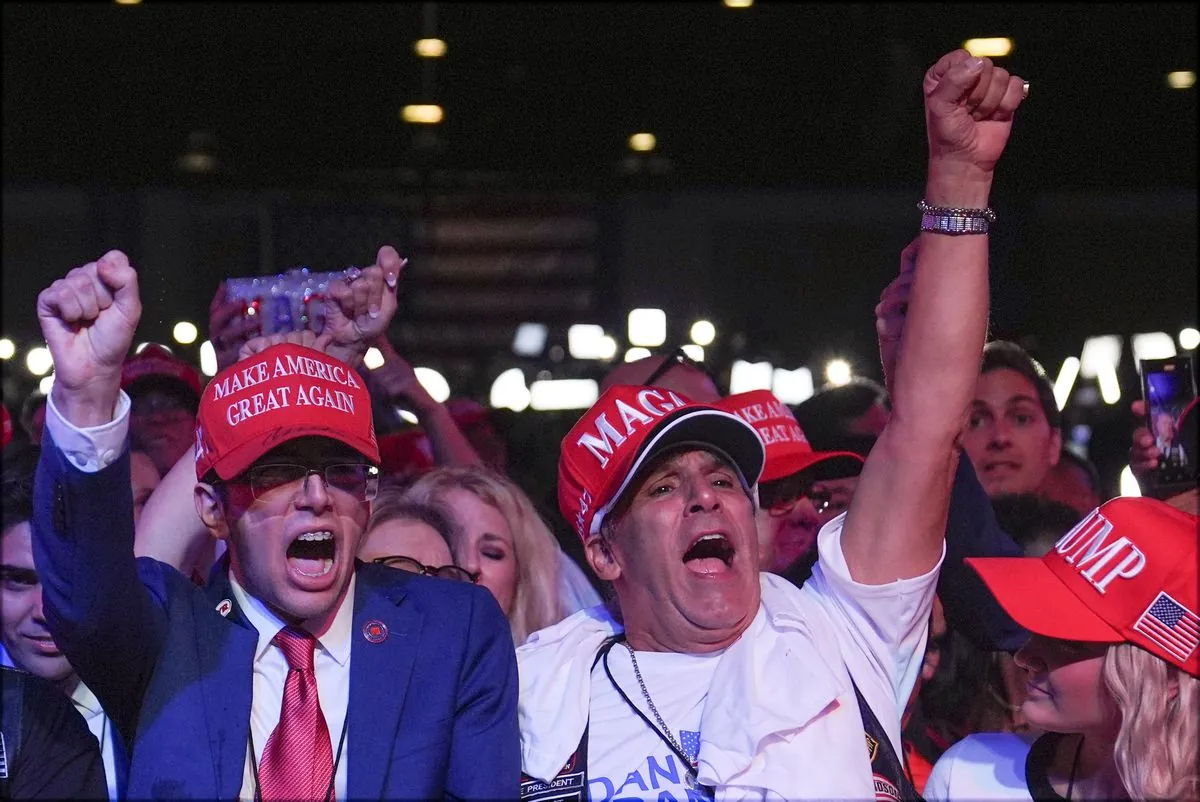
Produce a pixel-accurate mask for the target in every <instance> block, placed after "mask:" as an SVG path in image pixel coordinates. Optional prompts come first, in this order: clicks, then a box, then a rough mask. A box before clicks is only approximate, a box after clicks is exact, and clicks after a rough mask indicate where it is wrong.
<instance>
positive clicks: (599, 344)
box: [567, 323, 616, 359]
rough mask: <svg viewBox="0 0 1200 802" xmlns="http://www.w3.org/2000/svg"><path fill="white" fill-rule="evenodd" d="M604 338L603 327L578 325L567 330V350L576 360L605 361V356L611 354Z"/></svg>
mask: <svg viewBox="0 0 1200 802" xmlns="http://www.w3.org/2000/svg"><path fill="white" fill-rule="evenodd" d="M604 338H605V335H604V327H603V326H597V325H595V324H594V323H576V324H575V325H573V326H570V327H569V328H567V349H568V350H570V352H571V356H572V357H573V358H575V359H604V358H605V356H604V355H605V354H607V353H609V350H608V348H609V347H608V343H606V342H605V341H604ZM613 345H616V343H615V342H614V343H613ZM609 358H610V359H611V357H609Z"/></svg>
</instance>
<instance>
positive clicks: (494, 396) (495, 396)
mask: <svg viewBox="0 0 1200 802" xmlns="http://www.w3.org/2000/svg"><path fill="white" fill-rule="evenodd" d="M488 400H489V401H490V402H491V404H492V406H493V407H495V408H496V409H511V410H512V411H513V412H523V411H524V410H525V409H526V408H528V407H529V388H528V387H526V386H525V374H524V373H523V372H522V371H521V369H520V368H509V369H508V370H506V371H504V372H503V373H501V374H500V375H499V376H497V377H496V380H495V381H494V382H492V392H491V394H490V395H489V397H488Z"/></svg>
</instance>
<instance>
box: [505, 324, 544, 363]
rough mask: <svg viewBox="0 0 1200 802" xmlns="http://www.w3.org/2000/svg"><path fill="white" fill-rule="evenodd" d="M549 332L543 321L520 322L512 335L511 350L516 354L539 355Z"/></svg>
mask: <svg viewBox="0 0 1200 802" xmlns="http://www.w3.org/2000/svg"><path fill="white" fill-rule="evenodd" d="M549 333H550V330H549V329H548V328H547V327H546V324H544V323H522V324H521V325H519V326H517V333H516V334H515V335H514V336H513V341H512V352H513V353H514V354H516V355H517V356H541V355H542V349H544V348H545V347H546V336H547V335H548V334H549Z"/></svg>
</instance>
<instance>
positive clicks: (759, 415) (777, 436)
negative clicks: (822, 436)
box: [718, 390, 864, 482]
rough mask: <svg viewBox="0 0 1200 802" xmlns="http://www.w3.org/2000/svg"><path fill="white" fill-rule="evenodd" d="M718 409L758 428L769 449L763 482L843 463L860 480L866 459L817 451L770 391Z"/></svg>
mask: <svg viewBox="0 0 1200 802" xmlns="http://www.w3.org/2000/svg"><path fill="white" fill-rule="evenodd" d="M718 406H720V407H721V408H722V409H726V410H728V411H730V412H732V413H733V414H734V415H737V416H738V417H739V418H741V419H742V420H744V421H746V422H747V423H749V424H750V425H751V426H753V427H754V430H755V431H756V432H757V433H758V436H759V437H760V438H761V439H762V441H763V446H764V448H766V453H767V462H766V465H765V466H764V467H763V472H762V476H761V477H759V481H760V482H773V481H775V480H776V479H783V478H784V477H786V476H791V475H792V474H794V473H799V472H800V471H803V470H804V469H806V468H811V467H812V466H814V465H817V464H823V465H829V466H831V467H832V466H833V465H834V464H835V463H842V464H844V466H845V468H846V475H847V476H857V475H858V473H859V471H861V470H862V466H863V462H864V460H863V458H862V457H860V456H859V455H858V454H855V453H853V452H851V451H814V450H813V447H812V446H811V445H810V444H809V442H808V438H807V437H805V436H804V430H803V429H801V428H800V424H799V423H797V422H796V417H795V416H794V415H793V414H792V411H791V410H790V409H788V408H787V406H786V405H784V403H783V402H782V401H780V400H779V399H778V398H776V397H775V396H774V394H772V393H771V391H770V390H751V391H750V392H748V393H738V394H737V395H731V396H728V397H726V398H723V399H721V401H720V402H719V404H718Z"/></svg>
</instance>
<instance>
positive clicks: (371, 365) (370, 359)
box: [363, 345, 383, 370]
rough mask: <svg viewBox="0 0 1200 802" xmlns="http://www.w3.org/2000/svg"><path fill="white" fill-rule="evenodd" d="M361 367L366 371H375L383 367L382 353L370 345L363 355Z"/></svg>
mask: <svg viewBox="0 0 1200 802" xmlns="http://www.w3.org/2000/svg"><path fill="white" fill-rule="evenodd" d="M363 367H364V368H366V369H367V370H375V369H376V368H381V367H383V352H382V351H380V350H379V349H378V348H376V347H375V346H373V345H372V346H371V347H370V348H368V349H367V352H366V353H365V354H363Z"/></svg>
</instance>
